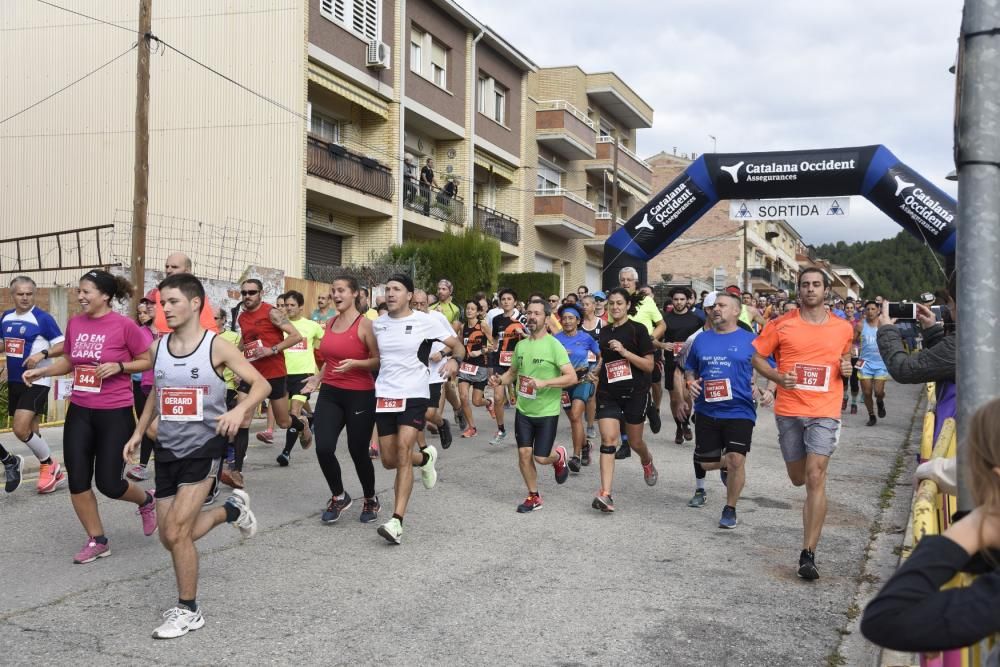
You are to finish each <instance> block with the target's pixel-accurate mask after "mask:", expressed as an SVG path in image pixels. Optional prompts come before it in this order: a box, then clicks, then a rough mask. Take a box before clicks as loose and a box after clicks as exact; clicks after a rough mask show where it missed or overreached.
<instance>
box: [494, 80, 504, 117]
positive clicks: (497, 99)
mask: <svg viewBox="0 0 1000 667" xmlns="http://www.w3.org/2000/svg"><path fill="white" fill-rule="evenodd" d="M506 112H507V90H506V89H505V88H504V87H503V86H501V85H499V84H494V86H493V120H495V121H496V122H498V123H500V124H501V125H503V124H504V121H505V119H506V118H507V113H506Z"/></svg>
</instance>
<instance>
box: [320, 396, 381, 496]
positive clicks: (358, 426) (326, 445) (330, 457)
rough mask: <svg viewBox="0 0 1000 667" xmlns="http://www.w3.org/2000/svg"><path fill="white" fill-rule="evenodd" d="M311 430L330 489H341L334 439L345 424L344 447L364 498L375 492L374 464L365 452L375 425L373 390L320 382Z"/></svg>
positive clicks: (338, 491) (342, 483)
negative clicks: (356, 474)
mask: <svg viewBox="0 0 1000 667" xmlns="http://www.w3.org/2000/svg"><path fill="white" fill-rule="evenodd" d="M314 413H315V423H314V424H313V433H314V435H315V438H316V458H317V459H319V467H320V468H321V469H322V470H323V476H324V477H326V483H327V484H328V485H329V486H330V493H331V494H332V495H335V496H339V495H340V494H342V493H343V492H344V480H343V476H342V475H341V472H340V463H339V462H338V461H337V456H336V451H337V440H338V439H339V438H340V432H341V431H342V430H343V429H344V427H345V426H346V427H347V449H348V451H349V452H350V453H351V459H353V460H354V469H355V470H356V471H357V473H358V480H359V481H360V482H361V489H362V491H363V492H364V494H365V498H372V497H374V496H375V466H374V465H372V460H371V457H370V456H368V442H369V440H370V439H371V436H372V429H373V428H374V427H375V390H374V389H372V390H371V391H358V390H352V389H339V388H337V387H331V386H330V385H328V384H324V385H323V386H322V387H320V390H319V397H318V398H317V399H316V409H315V411H314Z"/></svg>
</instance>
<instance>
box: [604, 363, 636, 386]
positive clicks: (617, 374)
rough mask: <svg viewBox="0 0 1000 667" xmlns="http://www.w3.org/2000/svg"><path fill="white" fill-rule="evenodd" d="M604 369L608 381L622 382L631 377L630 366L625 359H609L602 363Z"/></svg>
mask: <svg viewBox="0 0 1000 667" xmlns="http://www.w3.org/2000/svg"><path fill="white" fill-rule="evenodd" d="M604 371H605V372H606V373H607V376H608V382H624V381H625V380H631V379H632V366H630V365H629V363H628V360H627V359H619V360H618V361H609V362H608V363H606V364H604Z"/></svg>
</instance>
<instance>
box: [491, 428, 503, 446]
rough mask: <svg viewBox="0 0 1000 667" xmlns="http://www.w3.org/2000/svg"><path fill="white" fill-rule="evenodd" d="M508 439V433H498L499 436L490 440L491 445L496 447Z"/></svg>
mask: <svg viewBox="0 0 1000 667" xmlns="http://www.w3.org/2000/svg"><path fill="white" fill-rule="evenodd" d="M506 437H507V431H497V434H496V435H495V436H493V439H492V440H490V444H491V445H493V446H494V447H496V446H497V445H500V444H503V441H504V439H505V438H506Z"/></svg>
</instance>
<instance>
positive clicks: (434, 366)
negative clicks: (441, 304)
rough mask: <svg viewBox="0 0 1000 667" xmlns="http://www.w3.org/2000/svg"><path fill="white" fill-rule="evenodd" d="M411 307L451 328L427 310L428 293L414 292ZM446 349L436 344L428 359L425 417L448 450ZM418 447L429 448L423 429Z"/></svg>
mask: <svg viewBox="0 0 1000 667" xmlns="http://www.w3.org/2000/svg"><path fill="white" fill-rule="evenodd" d="M410 306H411V307H412V308H413V310H416V311H418V312H421V313H426V314H428V315H430V316H431V317H433V318H434V319H436V320H438V322H439V323H440V324H442V325H444V326H446V327H449V328H451V326H452V325H451V322H449V321H448V319H447V318H446V317H445V316H444V315H442V314H441V313H440V312H438V311H436V310H432V311H428V310H427V292H425V291H424V290H422V289H418V290H414V291H413V299H412V300H411V301H410ZM445 350H446V347H445V345H444V344H443V343H439V342H435V343H434V344H433V345H432V346H431V354H430V357H428V361H429V364H428V369H429V375H430V384H429V387H428V390H429V391H430V398H429V399H428V401H427V414H426V415H425V419H424V421H425V428H430V427H431V425H433V427H434V429H435V430H436V431H437V433H438V435H439V436H440V438H441V447H442V448H443V449H448V448H449V447H451V441H452V435H451V425H450V424H449V423H448V420H447V419H445V418H444V416H443V414H442V413H443V412H444V405H443V401H442V400H441V390H442V387H443V386H444V385H445V384H446V380H445V378H444V376H443V375H442V374H441V369H442V368H443V367H444V365H445V364H446V363H447V362H448V357H447V355H446V354H445ZM417 446H418V447H420V448H421V449H423V448H424V447H426V446H427V443H426V442H425V440H424V431H423V429H421V431H420V433H418V434H417Z"/></svg>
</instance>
